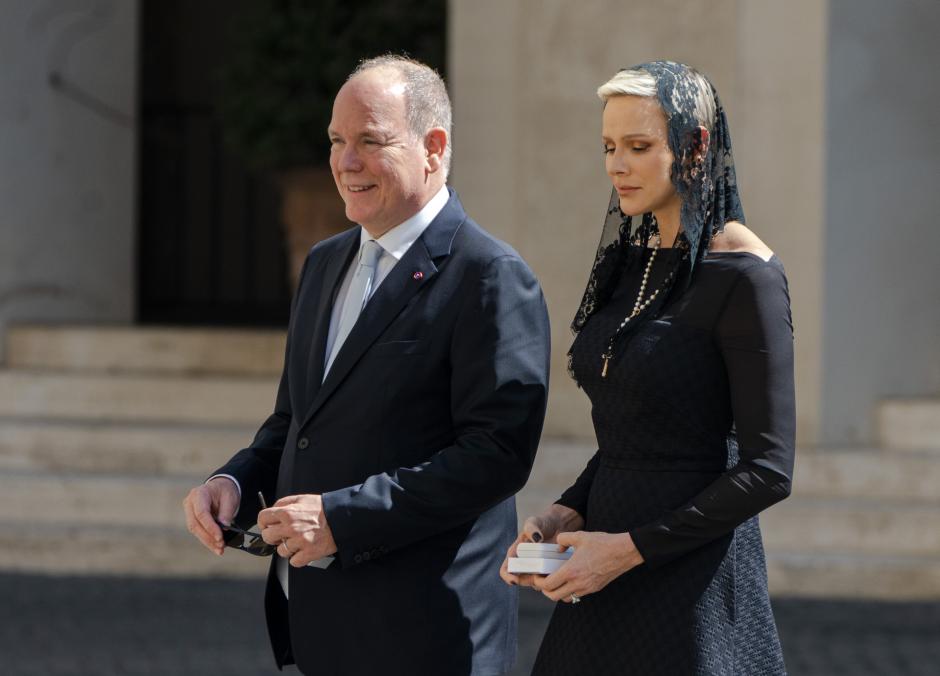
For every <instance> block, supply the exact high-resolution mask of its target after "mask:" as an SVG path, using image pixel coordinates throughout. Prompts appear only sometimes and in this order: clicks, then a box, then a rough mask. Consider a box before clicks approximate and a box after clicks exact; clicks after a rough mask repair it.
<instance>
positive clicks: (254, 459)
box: [218, 190, 549, 676]
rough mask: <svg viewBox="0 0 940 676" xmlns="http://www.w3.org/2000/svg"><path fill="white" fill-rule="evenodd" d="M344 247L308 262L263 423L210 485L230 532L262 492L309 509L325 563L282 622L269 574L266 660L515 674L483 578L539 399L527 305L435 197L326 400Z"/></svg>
mask: <svg viewBox="0 0 940 676" xmlns="http://www.w3.org/2000/svg"><path fill="white" fill-rule="evenodd" d="M359 238H360V230H359V228H353V229H351V230H349V231H347V232H344V233H342V234H340V235H337V236H335V237H332V238H331V239H328V240H326V241H324V242H321V243H320V244H318V245H317V246H315V247H314V248H313V249H312V250H311V251H310V254H309V256H308V257H307V261H306V263H305V265H304V270H303V272H302V274H301V280H300V285H299V288H298V291H297V294H296V296H295V299H294V305H293V308H292V311H291V320H290V325H289V328H288V340H287V351H286V358H285V364H284V371H283V375H282V377H281V383H280V388H279V390H278V394H277V402H276V405H275V410H274V413H273V415H271V416H270V417H269V418H268V419H267V421H265V423H264V424H263V425H262V427H261V429H260V430H259V431H258V434H257V436H256V437H255V439H254V441H253V442H252V444H251V446H249V447H248V448H246V449H244V450H242V451H240V452H239V453H238V454H236V455H235V457H233V458H232V460H231V461H230V462H229V463H228V464H227V465H225V466H224V467H222V468H220V469H219V470H218V473H227V474H231V475H233V476H235V477H236V478H237V479H238V480H239V481H240V482H241V486H242V505H241V507H240V510H239V514H238V519H237V522H238V523H239V524H241V525H244V526H250V525H252V524H253V523H254V519H255V518H256V517H257V512H258V504H257V492H258V491H262V492H263V493H264V495H265V496H266V497H267V498H269V499H272V500H273V499H276V498H280V497H282V496H285V495H295V494H304V493H317V494H322V495H323V504H324V511H325V514H326V517H327V522H328V523H329V525H330V528H331V529H332V532H333V537H334V538H335V540H336V544H337V547H338V552H337V560H336V561H334V563H333V564H332V565H331V566H330V567H329V568H328V569H326V570H322V569H316V568H299V569H298V568H291V569H290V573H289V591H290V602H289V603H287V602H286V601H285V600H284V597H283V594H282V593H281V591H280V587H279V586H278V583H277V581H276V578H275V575H274V573H273V566H272V569H271V572H270V573H269V576H268V590H267V598H266V608H267V615H268V628H269V633H270V635H271V640H272V645H273V647H274V652H275V658H276V659H277V661H278V664H279V665H283V664H285V663H290V662H291V661H295V662H296V663H297V665H298V667H299V668H300V669H301V670H302V671H303V672H304V673H310V674H314V673H315V674H328V675H330V676H335V675H340V674H351V675H358V674H369V675H370V676H374V675H375V674H383V675H392V674H401V675H402V676H437V675H446V676H459V675H462V674H474V675H477V674H480V675H483V674H486V675H495V674H502V673H504V672H505V671H507V670H508V669H509V668H510V667H511V666H512V662H513V661H514V659H515V651H516V617H517V595H516V590H515V589H514V588H512V587H509V586H507V585H506V584H504V583H503V582H502V581H501V580H500V579H499V567H500V564H501V563H502V560H503V558H504V556H505V552H506V549H507V548H508V547H509V545H510V544H511V543H512V541H513V539H514V538H515V534H516V527H517V523H516V509H515V500H514V498H513V495H514V494H515V493H516V492H517V491H518V490H519V489H520V488H522V486H523V485H524V484H525V482H526V479H527V478H528V475H529V471H530V469H531V467H532V463H533V460H534V457H535V451H536V447H537V444H538V440H539V435H540V434H541V429H542V422H543V418H544V415H545V404H546V396H547V389H548V370H549V325H548V316H547V312H546V308H545V302H544V299H543V296H542V292H541V289H540V287H539V284H538V282H537V280H536V279H535V277H534V275H533V274H532V272H531V270H530V269H529V268H528V266H527V265H526V264H525V263H524V262H523V261H522V259H521V258H520V257H519V255H518V254H517V253H516V252H515V251H513V250H512V249H511V248H510V247H509V246H507V245H506V244H504V243H502V242H500V241H498V240H496V239H495V238H493V237H492V236H491V235H489V234H488V233H486V232H485V231H484V230H483V229H482V228H480V227H479V226H478V225H477V224H476V223H474V222H473V221H472V220H470V219H469V218H468V217H467V215H466V214H465V213H464V210H463V207H462V206H461V204H460V201H459V200H458V198H457V196H456V194H455V193H454V192H453V191H452V190H451V194H450V199H449V201H448V202H447V204H446V206H445V207H444V209H443V210H442V211H441V212H440V214H439V215H438V216H437V217H436V218H435V219H434V221H433V222H432V223H431V224H430V225H429V226H428V228H427V229H426V230H425V232H424V233H423V234H422V235H421V237H420V238H419V239H418V240H417V241H416V242H415V243H414V245H412V247H411V248H410V249H409V250H408V252H407V253H406V254H405V255H404V257H403V258H402V259H401V260H400V261H399V262H398V263H397V264H396V265H395V267H394V268H393V269H392V270H391V272H390V273H389V275H388V277H386V279H385V280H384V281H383V283H382V284H381V286H380V287H379V288H378V289H377V290H376V292H375V294H374V295H373V297H372V299H371V300H370V301H369V303H368V304H367V305H366V307H365V308H364V309H363V312H362V314H361V315H360V317H359V320H358V322H357V323H356V325H355V326H354V327H353V329H352V331H351V333H350V334H349V337H348V338H347V340H346V341H345V343H344V344H343V346H342V348H341V349H340V351H339V353H338V355H337V357H336V360H335V362H334V363H333V366H332V368H331V369H330V371H329V374H328V375H327V378H326V380H325V381H322V379H323V366H324V349H325V345H326V340H327V332H328V330H329V323H330V315H331V308H332V306H333V302H334V298H335V294H336V293H337V290H338V288H339V285H340V282H341V280H342V277H343V274H344V272H345V270H346V269H347V267H348V265H349V264H350V263H351V261H352V260H353V257H354V255H355V253H356V252H357V251H358V246H359ZM321 381H322V384H321Z"/></svg>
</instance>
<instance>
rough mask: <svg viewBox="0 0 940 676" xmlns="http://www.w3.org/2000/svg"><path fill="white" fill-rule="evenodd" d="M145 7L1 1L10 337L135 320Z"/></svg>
mask: <svg viewBox="0 0 940 676" xmlns="http://www.w3.org/2000/svg"><path fill="white" fill-rule="evenodd" d="M137 6H138V4H137V2H136V0H120V1H118V0H112V1H106V0H73V1H70V2H62V1H53V0H46V1H43V2H22V1H21V0H0V16H2V17H3V20H2V21H0V62H2V63H3V64H5V65H4V67H3V68H0V148H2V152H0V205H2V207H0V336H3V335H4V333H5V332H4V330H3V328H4V327H5V325H7V324H8V323H10V322H14V321H26V320H32V321H43V322H60V321H81V322H130V321H131V320H132V319H133V313H134V283H135V279H134V261H135V253H134V232H135V226H134V222H135V218H134V181H135V171H136V167H135V159H134V154H135V144H136V139H135V136H136V132H135V122H134V114H135V106H136V99H135V81H136V77H137V73H136V59H137V55H136V44H137ZM2 340H3V339H2V337H0V341H2Z"/></svg>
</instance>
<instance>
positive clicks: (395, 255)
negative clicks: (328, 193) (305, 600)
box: [209, 185, 450, 597]
mask: <svg viewBox="0 0 940 676" xmlns="http://www.w3.org/2000/svg"><path fill="white" fill-rule="evenodd" d="M449 199H450V194H449V193H448V191H447V186H446V185H444V186H442V187H441V189H440V190H439V191H438V192H437V193H436V194H435V195H434V197H432V198H431V199H430V200H429V201H428V203H427V204H425V205H424V206H423V207H422V208H421V211H419V212H418V213H416V214H415V215H414V216H412V217H411V218H409V219H408V220H406V221H404V222H403V223H401V224H399V225H396V226H395V227H394V228H392V229H391V230H389V231H388V232H386V233H385V234H384V235H382V236H381V237H379V238H378V239H377V240H375V241H376V242H377V243H378V245H379V246H380V247H382V255H381V256H380V257H379V262H378V264H377V265H376V268H375V278H374V279H373V281H372V290H371V292H370V295H369V298H371V297H372V296H374V295H375V291H376V289H378V288H379V286H381V284H382V282H383V281H385V278H386V277H388V273H390V272H391V271H392V268H394V267H395V265H396V264H397V263H398V261H400V260H401V259H402V257H403V256H404V255H405V254H406V253H407V252H408V249H410V248H411V245H412V244H414V243H415V242H417V241H418V238H419V237H421V235H422V234H423V233H424V231H425V230H426V229H427V227H428V226H429V225H431V221H433V220H434V219H435V218H437V215H438V214H439V213H441V210H442V209H443V208H444V206H445V205H446V204H447V201H448V200H449ZM360 227H361V226H360ZM370 239H373V237H372V236H371V235H369V233H368V232H367V231H366V229H365V228H361V230H360V233H359V248H360V249H361V248H362V245H363V244H364V243H365V242H366V241H367V240H370ZM357 261H358V257H353V260H352V263H351V264H350V266H349V267H348V268H347V270H346V274H345V275H344V276H343V283H342V284H341V285H340V288H339V291H338V292H337V294H336V302H334V303H333V310H332V312H331V314H330V330H329V333H328V334H327V339H326V349H325V350H324V351H323V367H324V373H323V378H324V379H326V365H327V364H328V363H329V357H330V353H331V352H332V350H333V344H334V343H335V342H336V331H337V329H338V328H339V322H340V317H341V316H342V314H343V304H344V303H345V302H346V300H347V298H346V297H347V295H348V294H349V286H350V284H351V283H352V278H353V275H354V274H355V272H356V262H357ZM341 348H342V346H337V349H341ZM218 476H221V477H225V478H226V479H231V480H232V481H233V482H234V483H235V487H236V488H237V489H238V495H239V498H240V497H241V490H242V489H241V486H240V485H239V483H238V480H237V479H235V477H233V476H230V475H228V474H216V475H215V476H212V477H210V478H209V480H212V479H214V478H216V477H218ZM275 556H277V557H278V559H277V563H276V564H275V565H276V572H277V579H278V582H280V583H281V589H282V590H283V591H284V596H285V597H286V596H287V566H288V563H287V559H285V558H283V557H281V556H280V555H277V554H275ZM332 560H333V557H326V559H320V560H319V561H315V562H313V563H311V564H308V565H315V566H317V567H321V568H324V567H326V565H328V564H329V562H330V561H332Z"/></svg>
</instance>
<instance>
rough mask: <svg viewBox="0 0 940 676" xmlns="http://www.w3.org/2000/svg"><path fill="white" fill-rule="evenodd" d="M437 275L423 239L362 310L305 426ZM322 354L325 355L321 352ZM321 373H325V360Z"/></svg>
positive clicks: (317, 395) (338, 354)
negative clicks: (414, 298)
mask: <svg viewBox="0 0 940 676" xmlns="http://www.w3.org/2000/svg"><path fill="white" fill-rule="evenodd" d="M435 274H437V266H435V265H434V262H433V261H432V260H431V257H430V256H429V255H428V250H427V247H425V245H424V243H423V242H422V241H421V240H420V239H419V240H418V241H416V242H415V243H414V244H413V245H412V246H411V248H410V249H408V252H407V253H406V254H405V255H404V256H402V258H401V260H400V261H398V263H396V264H395V267H393V268H392V270H391V271H390V272H389V273H388V276H387V277H386V278H385V280H384V281H383V282H382V285H381V286H380V287H379V288H378V289H377V290H376V292H375V295H373V296H372V298H371V299H370V300H369V302H368V303H367V304H366V306H365V307H364V308H363V309H362V314H361V315H359V319H357V320H356V323H355V325H354V326H353V328H352V331H350V332H349V336H348V337H347V338H346V342H344V343H343V346H342V347H341V348H340V350H339V353H337V355H336V359H335V360H334V361H333V365H332V366H331V367H330V372H329V373H328V374H327V376H326V380H324V381H323V385H322V387H320V389H319V391H318V392H317V394H316V396H315V397H314V399H313V404H312V405H311V407H310V410H309V411H308V412H307V416H306V417H305V419H304V422H303V424H304V425H306V424H307V422H308V421H309V420H310V418H311V417H313V416H314V415H315V414H316V412H317V410H319V408H320V407H321V406H322V405H323V403H324V402H325V401H326V400H327V399H328V398H329V396H330V395H331V394H332V393H333V391H334V390H336V388H337V387H338V386H339V384H340V383H342V382H343V380H345V378H346V376H347V375H348V374H349V371H350V370H351V369H352V368H353V366H355V365H356V363H357V362H358V361H359V360H360V359H361V358H362V355H363V354H364V353H365V351H366V350H368V349H369V347H370V346H371V345H372V343H374V342H375V341H376V339H377V338H378V337H379V336H380V335H381V334H382V332H383V331H385V329H386V328H387V327H388V325H389V324H391V323H392V320H394V319H395V317H397V316H398V314H399V313H400V312H401V311H402V309H403V308H404V307H405V305H407V304H408V301H409V300H411V299H412V297H414V295H415V294H416V293H418V291H420V290H421V288H422V287H423V286H424V285H425V284H427V283H428V282H429V281H430V280H431V278H432V277H434V275H435ZM321 354H322V351H321ZM320 361H321V364H320V373H321V374H322V373H323V365H322V361H323V360H322V359H321V360H320Z"/></svg>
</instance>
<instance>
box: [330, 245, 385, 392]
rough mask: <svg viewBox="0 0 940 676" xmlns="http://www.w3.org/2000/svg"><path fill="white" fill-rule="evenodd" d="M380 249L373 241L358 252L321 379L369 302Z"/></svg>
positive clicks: (380, 252)
mask: <svg viewBox="0 0 940 676" xmlns="http://www.w3.org/2000/svg"><path fill="white" fill-rule="evenodd" d="M382 251H383V250H382V247H381V245H380V244H379V243H378V242H376V241H375V240H374V239H369V240H366V241H365V242H364V243H363V245H362V248H361V249H360V250H359V265H358V267H357V268H356V273H355V274H354V275H353V278H352V282H351V283H350V285H349V291H348V292H347V294H346V301H345V302H344V303H343V311H342V313H341V314H340V317H339V327H338V328H337V329H336V339H335V340H334V341H333V349H332V350H331V351H330V358H329V359H328V360H327V362H326V368H325V369H324V370H323V379H324V380H326V374H328V373H329V372H330V367H331V366H332V365H333V360H334V359H336V355H337V354H339V350H340V348H341V347H343V343H345V342H346V338H348V337H349V333H350V331H352V328H353V326H355V324H356V320H357V319H359V315H360V313H362V308H364V307H365V306H366V303H368V302H369V296H371V295H372V286H373V282H374V281H375V267H376V265H377V264H378V262H379V258H381V257H382Z"/></svg>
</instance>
